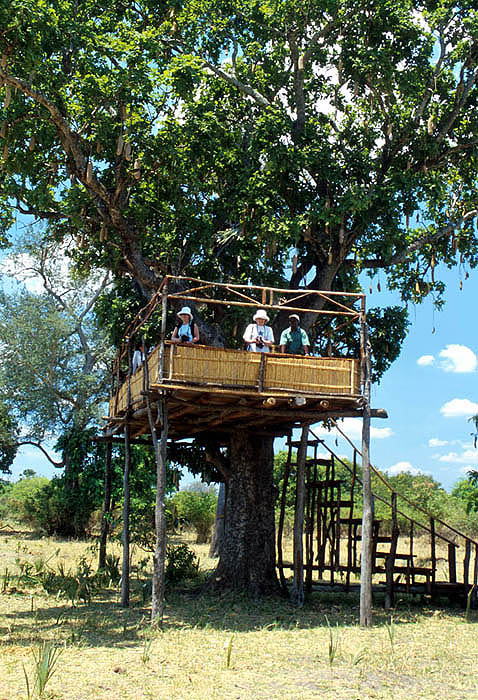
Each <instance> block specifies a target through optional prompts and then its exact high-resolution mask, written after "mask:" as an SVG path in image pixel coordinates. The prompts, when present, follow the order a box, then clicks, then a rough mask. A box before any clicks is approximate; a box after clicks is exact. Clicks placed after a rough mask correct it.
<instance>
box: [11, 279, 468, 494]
mask: <svg viewBox="0 0 478 700" xmlns="http://www.w3.org/2000/svg"><path fill="white" fill-rule="evenodd" d="M437 272H439V273H441V275H444V277H445V280H446V283H447V291H446V305H445V307H444V309H443V310H442V311H436V310H435V309H434V308H433V304H432V302H431V300H425V301H424V302H423V303H422V304H421V305H418V306H412V305H411V306H410V307H409V313H410V320H411V325H410V329H409V333H408V336H407V338H406V340H405V342H404V345H403V348H402V352H401V354H400V357H399V358H398V360H397V361H396V362H395V363H394V364H393V365H392V367H391V369H390V370H389V371H388V372H387V373H386V375H385V376H384V377H383V379H382V381H381V383H380V384H379V385H376V386H374V387H373V389H372V405H373V407H375V408H385V409H386V410H387V411H388V414H389V418H388V419H386V420H381V419H380V420H379V419H374V420H373V421H372V441H371V461H372V463H373V464H374V465H375V466H377V467H380V468H381V469H386V470H388V472H389V473H391V474H393V473H397V472H399V471H401V470H409V471H412V472H414V471H415V470H418V471H421V472H425V473H428V474H431V475H432V476H433V477H434V478H435V479H437V480H438V481H439V482H440V483H441V484H443V486H444V487H445V488H447V489H450V488H451V487H452V486H453V484H454V483H455V482H456V481H457V479H459V478H460V477H461V476H463V474H464V472H465V471H466V470H467V469H469V468H478V450H475V449H474V448H473V441H472V437H471V435H470V433H471V431H472V425H471V424H470V423H468V422H467V418H468V417H469V416H470V415H471V414H472V413H473V412H474V411H476V412H477V413H478V390H477V378H478V362H477V356H478V342H477V336H478V331H477V322H476V306H477V305H476V299H477V298H478V275H474V274H473V273H472V274H471V276H470V278H469V279H468V280H465V279H464V274H463V271H460V270H459V269H458V268H456V269H454V270H451V271H449V270H445V271H443V270H439V269H437ZM437 277H438V275H437ZM460 279H462V280H463V289H462V290H460ZM366 286H367V289H368V282H367V285H366ZM384 286H385V285H384V284H383V282H382V289H383V287H384ZM390 303H399V302H398V299H397V298H394V296H393V295H392V294H391V293H389V292H387V291H381V292H378V291H377V289H376V282H375V283H374V291H373V292H372V294H367V306H368V307H369V308H370V307H373V306H379V305H386V304H390ZM433 329H435V332H433ZM343 427H344V430H345V432H347V434H348V435H349V436H350V437H351V439H352V440H353V441H354V442H355V444H356V445H357V446H359V447H360V430H361V422H360V420H357V419H346V420H345V421H344V423H343ZM320 432H321V434H324V436H325V433H323V431H320ZM328 437H330V443H331V446H332V447H333V449H335V451H336V452H338V453H339V454H343V455H346V456H350V450H348V449H347V448H346V447H345V444H344V443H343V442H342V441H340V440H339V444H338V446H335V444H334V443H335V435H330V436H328ZM282 445H283V441H277V448H278V449H279V448H280V447H281V446H282ZM25 468H32V469H34V470H35V471H36V472H37V473H38V474H42V475H45V476H48V477H51V476H52V475H53V474H55V473H58V471H57V470H55V469H54V467H53V466H51V465H50V464H49V463H48V461H47V460H46V458H45V457H43V456H42V455H41V454H40V452H39V451H38V450H36V449H35V448H34V447H30V446H27V447H24V448H22V449H21V450H20V452H19V454H18V456H17V458H16V460H15V463H14V466H13V469H12V472H13V473H12V477H11V478H13V479H15V478H18V476H19V474H21V472H22V471H23V470H24V469H25ZM185 481H186V482H187V481H188V479H187V478H186V479H185Z"/></svg>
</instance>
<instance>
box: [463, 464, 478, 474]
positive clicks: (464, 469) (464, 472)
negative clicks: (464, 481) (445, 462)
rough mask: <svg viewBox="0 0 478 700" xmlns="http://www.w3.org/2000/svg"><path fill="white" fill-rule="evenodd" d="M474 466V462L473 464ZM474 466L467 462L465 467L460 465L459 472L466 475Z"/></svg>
mask: <svg viewBox="0 0 478 700" xmlns="http://www.w3.org/2000/svg"><path fill="white" fill-rule="evenodd" d="M475 468H476V464H475ZM472 469H474V467H472V466H471V464H467V466H466V467H461V469H460V474H464V475H465V476H468V472H470V471H471V470H472Z"/></svg>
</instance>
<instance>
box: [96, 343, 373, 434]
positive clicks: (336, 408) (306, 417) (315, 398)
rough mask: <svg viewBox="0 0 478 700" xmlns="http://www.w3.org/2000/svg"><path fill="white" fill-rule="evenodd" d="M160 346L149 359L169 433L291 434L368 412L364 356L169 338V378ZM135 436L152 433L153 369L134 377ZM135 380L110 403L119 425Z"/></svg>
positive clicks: (111, 415)
mask: <svg viewBox="0 0 478 700" xmlns="http://www.w3.org/2000/svg"><path fill="white" fill-rule="evenodd" d="M160 366H161V363H160V349H159V346H158V347H156V348H155V349H154V350H153V352H152V353H151V354H150V355H149V357H148V376H149V388H148V393H149V397H150V399H151V401H152V403H154V401H155V400H157V398H158V397H159V395H160V393H161V392H163V391H167V393H168V402H169V435H170V437H171V438H173V439H178V438H181V437H191V436H194V435H197V434H198V433H201V432H203V431H211V430H213V431H218V430H219V431H221V432H228V431H230V430H232V429H237V428H238V427H244V428H247V427H252V426H254V427H255V428H257V429H259V430H261V429H262V430H264V431H266V432H267V433H269V434H274V435H284V434H286V433H287V432H288V431H289V430H290V427H291V425H293V424H294V423H296V422H301V421H312V422H315V421H318V420H320V419H321V418H324V417H327V416H328V415H332V414H333V415H334V416H340V415H360V414H361V410H362V397H361V394H360V372H359V361H358V360H357V359H354V358H344V357H336V358H335V357H304V356H301V355H282V354H278V353H253V352H246V351H243V350H231V349H221V348H215V347H208V346H204V345H177V344H173V343H170V342H168V341H166V343H165V356H164V370H163V376H162V377H161V376H160V373H161V370H160ZM129 385H130V390H131V401H130V411H129V413H130V422H131V427H132V433H133V435H140V434H142V433H144V432H149V427H148V421H147V415H146V388H147V382H146V373H145V371H144V368H143V367H140V368H139V369H138V370H137V371H136V372H135V373H134V374H133V375H132V377H131V379H130V380H129ZM127 398H128V380H126V381H124V382H123V384H122V385H121V386H120V387H119V389H118V390H117V391H116V393H115V395H114V396H113V397H112V398H111V400H110V406H109V420H110V422H111V423H114V422H121V420H122V419H124V416H125V413H126V408H127Z"/></svg>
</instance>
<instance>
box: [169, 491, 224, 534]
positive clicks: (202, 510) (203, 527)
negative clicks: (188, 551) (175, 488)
mask: <svg viewBox="0 0 478 700" xmlns="http://www.w3.org/2000/svg"><path fill="white" fill-rule="evenodd" d="M171 503H172V505H173V506H174V507H175V508H176V512H177V515H178V518H179V522H180V523H181V524H183V525H189V526H190V527H193V528H194V529H195V530H196V543H197V544H204V543H205V542H208V540H209V537H210V534H211V528H212V525H213V523H214V518H215V514H216V505H217V494H216V490H215V488H214V487H205V488H203V489H201V490H197V488H194V489H187V490H184V491H179V492H178V493H176V494H175V495H174V496H173V498H172V499H171Z"/></svg>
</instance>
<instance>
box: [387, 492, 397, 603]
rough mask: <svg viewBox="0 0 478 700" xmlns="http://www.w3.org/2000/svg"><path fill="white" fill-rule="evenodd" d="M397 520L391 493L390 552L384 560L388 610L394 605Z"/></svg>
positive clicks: (394, 498) (395, 501) (395, 496)
mask: <svg viewBox="0 0 478 700" xmlns="http://www.w3.org/2000/svg"><path fill="white" fill-rule="evenodd" d="M399 534H400V533H399V530H398V519H397V494H396V493H395V492H393V493H392V541H391V543H390V552H389V555H388V557H387V560H386V564H385V571H386V592H385V607H386V608H387V609H390V608H392V607H393V603H394V600H393V599H394V590H393V570H394V567H395V555H396V553H397V544H398V536H399Z"/></svg>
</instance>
